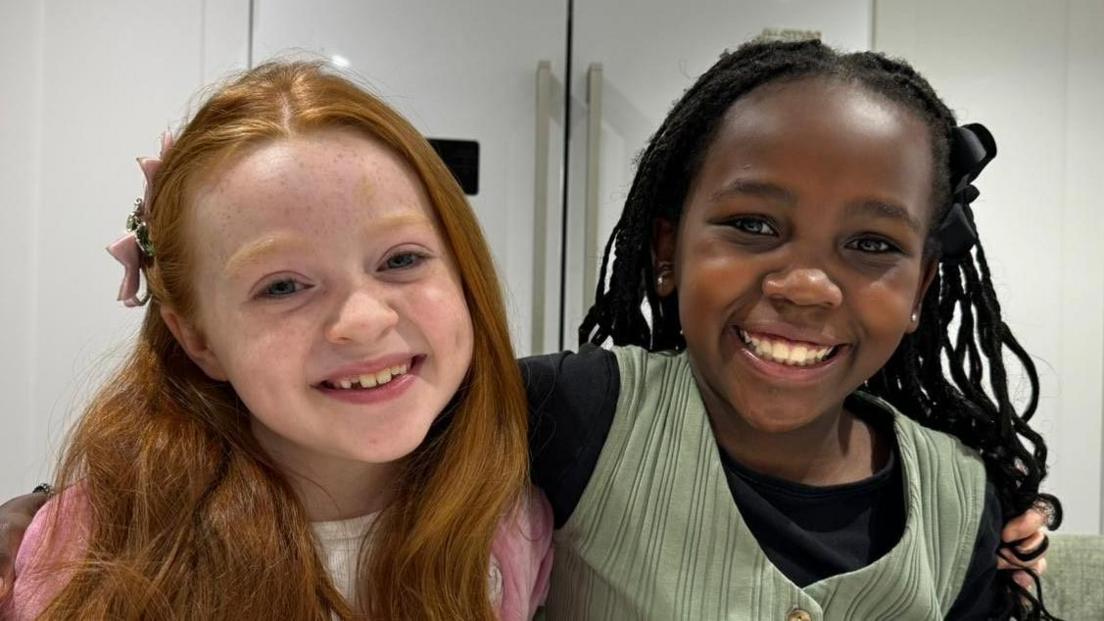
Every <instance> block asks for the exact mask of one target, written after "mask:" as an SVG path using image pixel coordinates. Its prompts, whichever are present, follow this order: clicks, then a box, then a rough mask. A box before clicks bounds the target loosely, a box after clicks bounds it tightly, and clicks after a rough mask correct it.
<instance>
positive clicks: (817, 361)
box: [728, 325, 851, 385]
mask: <svg viewBox="0 0 1104 621" xmlns="http://www.w3.org/2000/svg"><path fill="white" fill-rule="evenodd" d="M767 330H769V332H768V331H767ZM779 332H784V333H785V334H786V336H782V335H779V334H778V333H779ZM728 333H729V334H730V335H731V337H732V339H733V341H735V342H736V343H737V345H738V347H739V350H738V351H739V354H740V358H742V359H743V360H744V361H745V362H746V364H747V365H748V366H750V367H751V368H752V369H753V370H754V371H755V372H756V374H757V375H759V376H760V377H762V378H763V380H765V381H768V382H782V383H784V384H795V383H796V384H801V385H805V384H810V383H813V384H815V383H819V382H821V381H824V380H825V379H826V378H827V377H828V375H829V374H831V373H832V372H833V371H832V370H833V369H834V368H835V367H837V366H838V364H839V362H840V361H841V360H843V359H844V355H843V354H844V353H845V352H847V351H848V350H850V348H851V345H850V344H848V343H845V342H842V341H840V340H838V339H834V338H832V337H828V336H826V335H824V334H822V333H819V332H813V331H809V330H801V329H797V328H793V327H791V326H787V325H778V326H771V327H769V328H758V327H757V328H756V329H747V328H743V327H741V326H735V325H734V326H731V327H730V328H729V332H728ZM794 336H799V337H801V338H802V339H803V340H797V339H794V338H792V337H794ZM776 352H777V353H776Z"/></svg>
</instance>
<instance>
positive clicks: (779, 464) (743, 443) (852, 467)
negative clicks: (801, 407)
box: [706, 404, 889, 486]
mask: <svg viewBox="0 0 1104 621" xmlns="http://www.w3.org/2000/svg"><path fill="white" fill-rule="evenodd" d="M706 405H707V408H706V409H707V411H708V412H709V420H710V425H711V426H712V428H713V434H714V435H715V436H716V438H717V443H718V444H719V445H720V447H721V450H723V451H724V452H725V453H726V454H727V455H728V456H729V457H730V458H731V459H733V460H734V461H736V462H739V463H740V464H742V465H744V466H745V467H747V468H750V469H751V470H754V471H756V472H759V473H762V474H766V475H770V476H773V477H776V478H779V479H783V480H786V481H792V482H795V483H801V484H804V485H813V486H829V485H842V484H845V483H854V482H856V481H861V480H863V479H866V478H869V477H871V476H873V474H874V473H875V472H877V471H878V469H880V468H881V467H882V466H883V465H884V464H885V462H886V460H887V459H888V457H889V456H888V454H886V453H885V450H884V447H883V446H882V444H883V443H881V442H877V438H876V436H875V434H874V430H873V429H872V428H870V426H869V425H867V424H866V423H865V422H863V421H862V419H859V418H857V417H855V416H854V415H853V414H851V413H850V412H848V411H846V410H845V409H844V408H843V405H842V404H840V405H839V406H838V407H835V408H831V409H829V410H827V411H825V412H824V413H822V414H820V415H819V416H817V417H816V418H814V419H812V420H811V421H809V422H808V423H807V424H805V425H802V426H801V427H797V428H794V429H788V430H784V431H774V430H770V431H768V430H762V429H757V428H756V427H753V426H752V425H749V424H748V423H747V421H746V420H745V419H744V418H743V417H742V416H740V414H739V413H738V412H735V411H734V410H732V409H731V408H726V407H719V408H711V407H709V406H708V405H709V404H706Z"/></svg>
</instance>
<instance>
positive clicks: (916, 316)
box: [910, 311, 920, 323]
mask: <svg viewBox="0 0 1104 621" xmlns="http://www.w3.org/2000/svg"><path fill="white" fill-rule="evenodd" d="M910 319H912V323H916V322H917V321H919V320H920V312H919V311H912V317H911V318H910Z"/></svg>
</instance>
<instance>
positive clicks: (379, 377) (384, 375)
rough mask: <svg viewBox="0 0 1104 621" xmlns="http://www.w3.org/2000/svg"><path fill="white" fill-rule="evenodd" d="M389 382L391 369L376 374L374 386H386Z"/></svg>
mask: <svg viewBox="0 0 1104 621" xmlns="http://www.w3.org/2000/svg"><path fill="white" fill-rule="evenodd" d="M390 381H391V369H384V370H382V371H378V372H376V385H377V386H378V385H380V384H386V383H387V382H390Z"/></svg>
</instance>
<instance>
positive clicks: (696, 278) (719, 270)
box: [678, 241, 760, 328]
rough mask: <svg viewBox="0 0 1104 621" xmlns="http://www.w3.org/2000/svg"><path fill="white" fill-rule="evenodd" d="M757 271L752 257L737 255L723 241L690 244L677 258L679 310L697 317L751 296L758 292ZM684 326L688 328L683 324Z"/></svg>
mask: <svg viewBox="0 0 1104 621" xmlns="http://www.w3.org/2000/svg"><path fill="white" fill-rule="evenodd" d="M683 247H686V246H683ZM759 271H760V270H759V269H758V268H757V266H756V261H755V258H754V257H750V256H746V255H743V254H740V253H736V252H734V251H733V250H732V249H731V248H730V247H728V246H727V244H724V243H723V242H720V241H703V242H701V243H697V244H693V245H691V246H689V247H687V252H685V253H682V254H680V256H679V264H678V295H679V309H680V311H683V312H686V313H688V314H689V315H691V316H692V315H700V314H702V313H703V312H704V311H706V310H707V309H715V308H717V307H728V306H730V305H731V304H733V303H734V302H736V301H738V300H740V299H741V298H745V297H748V296H754V295H756V294H757V293H758V292H759V291H760V286H759V276H758V274H759ZM683 326H684V328H687V327H690V326H688V325H687V323H686V322H684V323H683Z"/></svg>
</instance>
